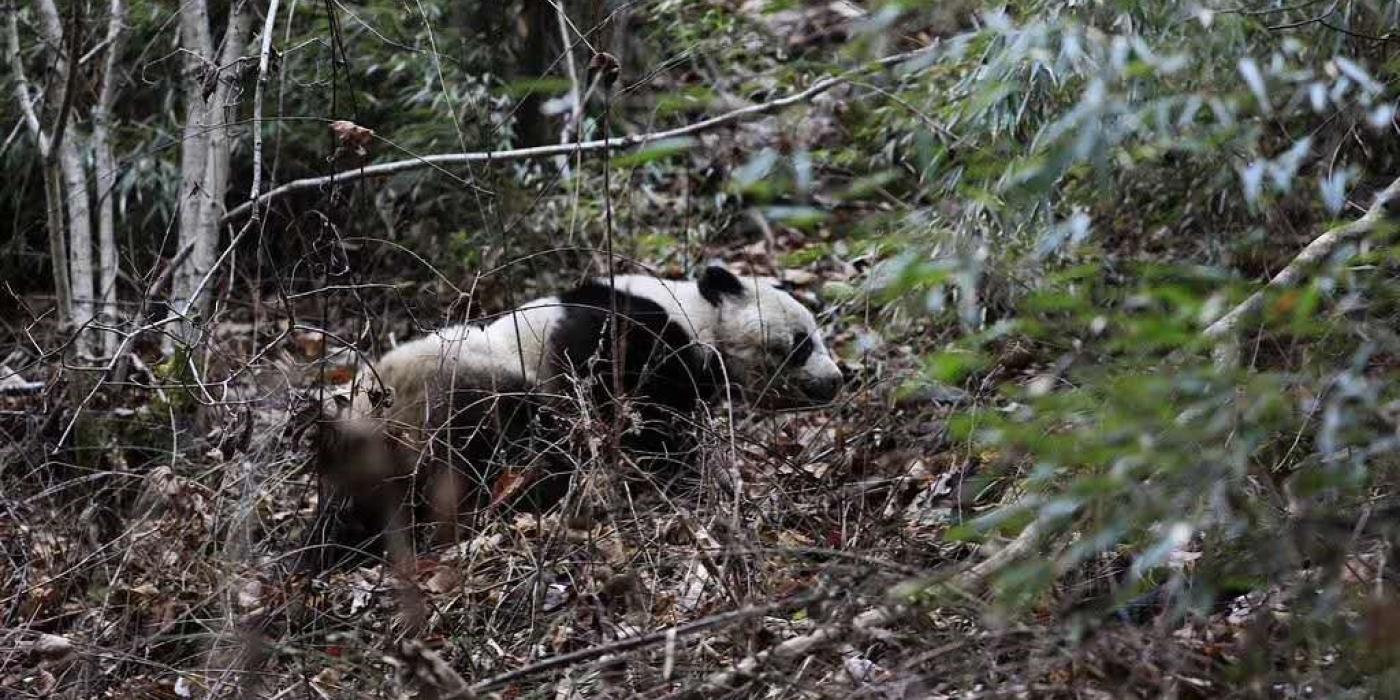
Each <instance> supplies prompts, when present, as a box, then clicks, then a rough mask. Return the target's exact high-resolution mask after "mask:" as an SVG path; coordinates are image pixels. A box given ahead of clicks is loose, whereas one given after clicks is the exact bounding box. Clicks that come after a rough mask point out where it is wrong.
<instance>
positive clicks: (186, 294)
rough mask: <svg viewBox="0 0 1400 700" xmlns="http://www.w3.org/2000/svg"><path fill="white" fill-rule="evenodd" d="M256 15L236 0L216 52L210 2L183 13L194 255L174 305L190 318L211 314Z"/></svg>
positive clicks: (183, 233) (187, 210)
mask: <svg viewBox="0 0 1400 700" xmlns="http://www.w3.org/2000/svg"><path fill="white" fill-rule="evenodd" d="M249 20H250V15H249V13H248V12H247V3H244V2H235V3H234V4H233V5H232V6H231V7H230V8H229V20H228V24H227V29H226V30H225V31H224V36H223V48H222V50H221V51H219V52H217V54H216V52H215V50H214V45H213V42H212V40H211V38H210V32H209V12H208V6H207V4H206V2H205V0H191V1H190V2H187V3H185V4H184V5H183V6H182V8H181V10H180V41H181V44H182V46H183V47H184V48H185V50H186V53H185V55H186V59H185V70H186V77H185V100H186V103H187V105H188V111H187V117H186V121H185V129H184V142H183V144H182V148H183V152H182V154H181V158H180V177H181V181H180V249H181V250H183V249H184V248H187V247H188V248H189V249H190V254H189V256H188V257H187V258H186V259H185V260H184V262H183V263H182V264H181V265H180V268H179V269H178V270H177V271H176V275H175V280H174V284H175V293H174V295H173V297H174V303H175V304H174V305H175V308H176V309H177V310H179V311H180V312H181V313H184V314H186V315H187V316H190V317H195V316H205V315H206V314H207V312H208V309H209V299H210V297H209V296H208V295H207V293H206V292H207V286H208V285H207V284H206V283H205V278H206V277H207V276H208V275H209V271H210V270H211V269H212V268H213V266H214V262H215V260H216V259H217V257H218V242H219V219H220V217H222V216H223V212H224V198H225V196H226V194H227V191H228V169H229V146H230V143H231V141H230V138H229V133H230V131H231V127H230V126H229V124H230V123H231V122H232V121H233V118H234V117H235V116H236V112H237V104H236V101H235V100H234V92H233V86H234V84H235V82H236V72H237V71H238V70H239V68H240V67H241V66H240V64H239V59H240V58H241V57H242V52H243V48H244V43H245V42H246V41H247V35H248V25H249ZM230 73H233V75H230ZM181 336H182V338H183V340H184V341H185V342H186V343H187V344H193V343H196V342H198V326H197V324H190V323H186V324H184V326H183V328H182V332H181Z"/></svg>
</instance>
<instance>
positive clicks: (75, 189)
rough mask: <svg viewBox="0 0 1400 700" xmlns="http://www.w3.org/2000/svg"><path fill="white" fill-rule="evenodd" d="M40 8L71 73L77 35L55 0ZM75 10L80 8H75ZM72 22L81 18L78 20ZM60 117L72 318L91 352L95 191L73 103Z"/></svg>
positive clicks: (61, 69)
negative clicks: (67, 30) (68, 32)
mask: <svg viewBox="0 0 1400 700" xmlns="http://www.w3.org/2000/svg"><path fill="white" fill-rule="evenodd" d="M36 8H37V9H38V14H39V26H40V29H41V31H42V32H43V34H44V38H45V40H46V41H48V42H49V44H50V45H52V46H57V47H63V49H62V50H60V51H59V52H58V53H57V56H56V58H55V60H54V70H55V72H56V74H58V75H60V76H68V75H69V61H70V60H77V52H78V49H79V42H78V37H77V36H76V35H75V36H70V37H68V41H66V42H65V41H64V37H63V21H62V19H61V18H60V17H59V14H58V6H57V5H55V4H54V1H53V0H39V2H38V3H36ZM74 11H75V12H76V11H77V9H76V8H75V9H74ZM73 26H74V28H75V29H76V27H77V26H78V23H76V22H75V23H74V25H73ZM66 83H67V79H66V77H65V79H64V87H63V88H61V89H60V90H59V93H58V98H59V99H58V102H59V103H60V104H63V105H64V106H65V107H69V106H70V105H71V100H72V99H73V98H74V97H75V95H68V94H66V93H67V91H68V86H67V84H66ZM57 119H58V120H59V121H60V122H63V121H65V120H66V122H67V123H66V124H55V125H54V129H55V133H59V132H58V131H57V130H59V129H62V131H63V132H64V133H66V137H58V136H56V137H55V140H56V141H58V144H57V148H58V152H57V153H56V154H54V153H51V154H50V155H56V156H57V157H58V166H59V171H60V173H61V174H62V180H63V190H62V192H61V196H62V198H63V200H64V203H65V204H66V205H67V209H68V278H69V279H68V282H69V284H70V285H71V286H70V291H71V294H72V296H71V299H72V313H73V316H72V320H73V323H74V325H76V326H77V327H78V329H79V335H78V348H79V349H80V350H82V351H83V352H85V353H89V354H91V353H93V351H94V350H95V347H94V343H93V338H94V337H95V336H94V333H93V332H92V330H91V329H90V328H87V326H88V324H89V323H91V321H92V319H93V315H94V314H93V309H94V308H95V305H94V302H95V301H96V294H94V292H93V268H92V205H91V202H90V199H89V198H90V197H91V193H90V191H89V189H88V176H87V170H86V168H85V167H84V164H83V153H82V152H83V149H84V148H85V147H86V145H87V144H86V140H85V139H84V138H83V137H82V136H81V135H80V134H79V133H78V130H77V128H76V121H77V120H76V119H75V118H74V117H73V115H72V111H71V109H69V110H65V109H62V108H60V110H59V114H58V117H57Z"/></svg>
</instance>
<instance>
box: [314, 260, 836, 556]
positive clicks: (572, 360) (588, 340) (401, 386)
mask: <svg viewBox="0 0 1400 700" xmlns="http://www.w3.org/2000/svg"><path fill="white" fill-rule="evenodd" d="M841 385H842V374H841V370H840V368H839V366H838V365H837V363H836V361H835V359H834V357H833V355H832V353H831V351H830V349H829V348H828V346H827V343H826V342H825V340H824V339H823V337H822V336H821V334H820V332H819V329H818V327H817V322H816V319H815V317H814V316H813V315H812V313H811V312H810V311H809V310H808V309H807V308H806V307H805V306H803V305H802V303H801V302H799V301H798V300H797V299H795V298H794V297H793V296H792V295H791V294H789V293H787V292H786V291H784V290H782V289H779V288H778V287H777V286H776V285H775V284H773V283H772V282H771V281H770V280H766V279H764V278H759V277H743V278H741V277H739V276H736V275H735V274H733V273H732V272H730V271H729V270H728V269H726V268H725V267H723V266H720V265H711V266H709V267H706V268H705V269H704V271H703V272H702V273H701V274H700V275H699V277H698V278H697V279H695V280H693V281H672V280H662V279H658V278H655V277H651V276H646V275H617V276H615V277H613V278H597V279H593V280H590V281H588V282H586V283H584V284H582V285H580V286H578V287H575V288H573V289H571V290H569V291H566V292H564V293H562V294H558V295H556V296H551V297H545V298H542V299H538V300H535V301H532V302H529V303H527V304H524V305H522V306H520V307H518V308H516V309H514V310H511V311H509V312H507V313H505V314H503V315H501V316H499V317H496V318H494V319H490V320H488V321H484V322H476V323H468V324H463V325H457V326H451V327H448V328H444V329H441V330H439V331H437V332H434V333H430V334H427V335H425V336H423V337H421V338H418V339H416V340H413V341H411V342H408V343H405V344H403V345H401V346H399V347H398V348H395V349H394V350H392V351H390V352H388V353H387V354H385V355H383V356H382V357H380V358H379V359H378V361H377V362H373V363H369V364H368V366H366V367H365V368H364V371H362V372H361V374H360V376H359V377H358V378H357V379H356V380H355V381H354V382H353V383H351V384H349V385H348V386H345V387H341V388H339V389H337V390H335V391H333V392H332V393H331V395H330V398H329V399H327V400H326V402H325V403H324V406H323V409H322V412H321V422H320V425H319V430H318V447H317V454H318V459H319V463H320V473H321V474H323V475H325V476H327V477H329V478H330V479H331V480H332V481H333V482H335V483H337V484H339V485H340V488H341V491H342V493H344V494H346V495H347V496H348V497H349V502H350V503H351V505H350V509H349V511H348V512H349V513H350V515H349V519H351V520H354V521H356V522H357V524H356V526H355V527H353V528H350V530H351V531H353V532H356V533H359V534H366V533H370V532H373V531H374V530H377V529H382V528H384V527H388V526H390V525H392V524H393V521H395V520H396V519H407V518H406V516H404V515H403V514H404V513H406V512H409V511H406V510H405V509H404V506H405V504H409V503H411V502H417V503H418V504H419V505H420V506H422V505H423V504H426V505H427V507H428V511H429V514H428V515H427V516H426V518H427V519H430V520H437V521H442V520H447V519H450V517H451V516H450V515H449V514H452V513H455V512H456V511H457V509H458V508H459V507H461V506H462V504H463V503H470V504H474V506H480V505H482V504H483V503H486V502H488V501H490V500H491V489H492V484H493V482H495V480H497V479H499V478H500V476H501V473H502V471H503V470H504V469H508V468H521V467H524V468H526V469H527V470H528V471H530V472H533V473H535V474H536V476H539V477H541V478H539V479H538V480H539V481H540V484H541V489H542V490H543V491H544V492H545V493H546V495H545V498H546V499H548V498H549V497H550V496H549V495H548V494H549V493H550V492H554V493H555V495H557V493H558V491H559V489H560V484H561V482H563V483H567V476H568V472H569V465H570V464H572V463H574V462H573V460H570V459H569V455H568V454H567V448H565V447H561V446H562V445H566V444H568V443H569V440H567V439H566V437H567V436H568V435H571V434H576V433H577V431H578V430H579V429H580V428H581V427H586V426H582V425H581V423H582V422H583V421H585V419H586V420H588V421H592V422H594V423H601V424H603V425H605V426H609V427H610V428H611V430H609V431H607V432H608V434H609V437H610V438H612V439H611V440H610V441H603V447H604V448H605V449H612V448H615V449H616V451H617V455H615V456H616V458H617V459H618V460H619V461H621V462H625V463H626V464H628V465H630V466H637V465H645V467H644V468H646V469H653V470H655V469H666V468H674V467H676V466H677V465H678V464H679V465H682V466H683V465H684V463H685V462H686V461H687V460H688V459H691V458H692V457H693V455H692V451H693V448H694V444H695V443H694V440H693V434H694V430H692V429H690V427H689V425H690V423H691V421H694V419H695V418H696V417H697V415H696V414H697V412H698V411H699V410H701V409H702V408H703V407H705V406H707V405H710V404H713V403H716V402H718V401H722V400H724V399H726V398H730V397H733V398H737V399H741V400H744V401H746V402H748V403H750V404H753V405H756V406H759V407H766V408H799V407H814V406H820V405H822V404H826V403H829V402H831V401H832V400H833V399H834V398H835V397H836V395H837V393H838V391H839V389H840V387H841ZM595 437H596V436H595ZM593 444H594V446H595V447H597V445H598V444H599V443H598V441H596V440H595V442H594V443H593ZM468 507H469V508H470V507H473V506H471V505H469V506H468ZM417 512H418V516H417V517H419V518H423V517H425V516H424V515H423V510H422V508H420V509H419V510H418V511H417ZM366 523H368V524H366ZM338 539H344V538H343V537H341V538H338Z"/></svg>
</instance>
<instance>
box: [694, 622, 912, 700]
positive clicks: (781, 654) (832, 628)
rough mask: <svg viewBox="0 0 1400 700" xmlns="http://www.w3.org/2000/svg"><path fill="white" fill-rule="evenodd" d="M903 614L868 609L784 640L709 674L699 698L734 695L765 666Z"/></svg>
mask: <svg viewBox="0 0 1400 700" xmlns="http://www.w3.org/2000/svg"><path fill="white" fill-rule="evenodd" d="M900 614H901V612H900V609H898V608H894V607H889V606H881V607H877V608H872V609H870V610H866V611H865V612H863V613H861V614H859V615H856V616H855V618H853V619H852V620H851V621H849V622H838V623H831V624H826V625H822V626H821V627H818V628H817V629H816V630H815V631H812V632H809V633H807V634H804V635H801V636H797V637H793V638H791V639H786V640H783V641H782V642H780V643H779V644H777V645H775V646H772V647H769V648H768V649H765V650H763V651H760V652H758V653H756V654H753V655H751V656H748V657H746V658H745V659H743V660H742V661H740V662H739V663H737V664H735V665H734V667H733V668H730V669H727V670H724V671H719V672H717V673H712V674H710V676H709V677H708V678H706V679H705V682H704V683H702V684H701V685H700V687H699V688H698V689H697V691H696V692H697V694H700V695H710V694H719V693H726V694H727V693H729V692H732V690H733V687H734V686H735V685H736V684H737V683H739V682H740V681H741V680H743V679H744V678H746V677H748V676H750V675H752V674H753V673H754V672H755V671H757V670H758V669H759V668H761V667H762V666H765V665H767V664H771V663H777V662H781V661H787V660H791V659H796V658H798V657H800V656H805V655H807V654H810V653H811V652H812V650H813V649H815V648H816V647H818V646H821V645H823V644H828V643H831V642H835V641H839V640H842V639H845V638H847V637H849V636H850V635H851V634H852V633H855V634H864V633H867V632H870V631H872V630H875V629H878V628H880V627H883V626H885V625H888V624H889V623H891V622H893V621H895V620H896V619H898V617H899V616H900Z"/></svg>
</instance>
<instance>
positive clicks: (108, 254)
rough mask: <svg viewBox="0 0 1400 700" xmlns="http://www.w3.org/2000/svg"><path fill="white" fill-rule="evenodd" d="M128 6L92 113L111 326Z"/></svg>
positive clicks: (101, 287)
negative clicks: (121, 64)
mask: <svg viewBox="0 0 1400 700" xmlns="http://www.w3.org/2000/svg"><path fill="white" fill-rule="evenodd" d="M125 21H126V3H125V1H124V0H112V4H111V8H110V10H109V11H108V17H107V60H106V62H105V65H104V67H103V72H102V88H101V90H100V92H99V93H98V96H97V105H96V106H94V107H93V110H92V157H93V167H94V168H95V169H96V171H97V177H96V181H97V253H98V268H99V269H98V298H99V300H100V304H101V306H100V307H99V309H98V312H99V313H100V314H101V316H102V317H103V319H104V320H105V321H106V322H107V323H112V324H115V323H116V322H117V321H118V320H119V314H118V311H117V266H118V264H119V261H118V254H117V234H116V200H115V197H114V196H113V190H114V189H116V184H117V164H116V159H115V158H113V157H112V137H111V117H112V102H113V101H114V100H115V98H116V92H117V91H116V86H117V80H118V75H117V61H118V60H119V59H120V57H121V50H122V40H123V39H124V38H125V36H126V26H125ZM120 341H121V338H120V337H119V336H118V335H117V334H116V333H107V334H105V335H104V336H103V353H104V354H106V355H111V354H113V353H115V352H116V351H117V346H118V345H119V344H120Z"/></svg>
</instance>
